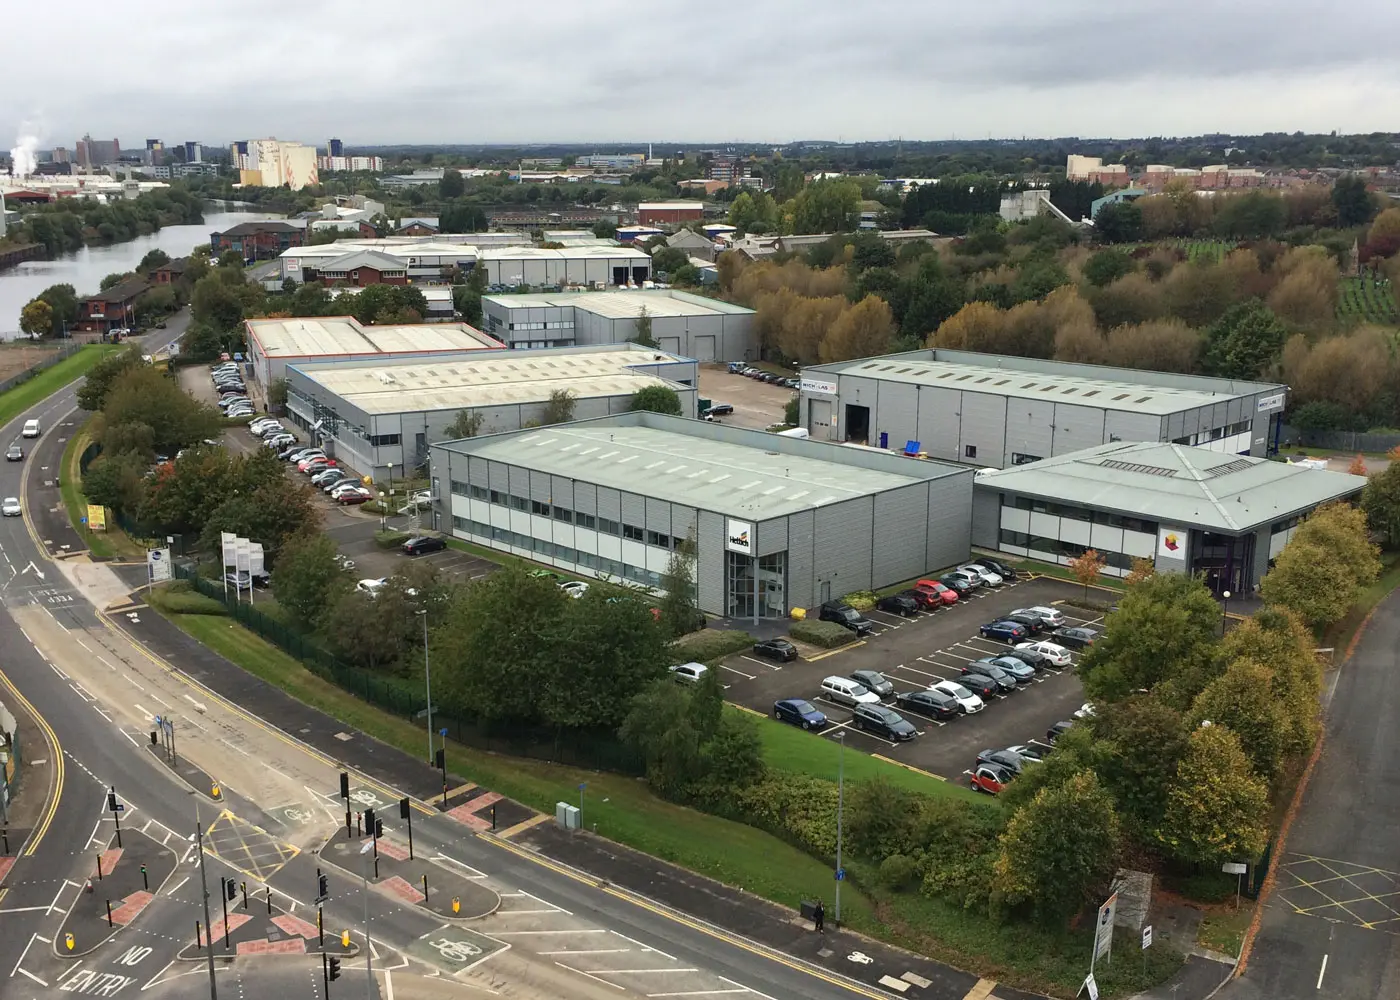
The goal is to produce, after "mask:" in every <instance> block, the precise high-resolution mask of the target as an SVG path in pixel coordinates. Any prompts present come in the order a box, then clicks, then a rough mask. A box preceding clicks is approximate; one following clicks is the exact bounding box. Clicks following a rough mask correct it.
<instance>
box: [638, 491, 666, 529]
mask: <svg viewBox="0 0 1400 1000" xmlns="http://www.w3.org/2000/svg"><path fill="white" fill-rule="evenodd" d="M645 503H646V512H645V515H644V516H645V518H646V524H645V527H647V528H649V529H651V530H652V531H659V532H661V533H662V534H663V535H669V534H670V533H671V505H670V503H668V502H667V501H665V500H657V499H656V498H655V497H646V498H645Z"/></svg>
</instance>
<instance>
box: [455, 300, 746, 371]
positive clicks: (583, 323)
mask: <svg viewBox="0 0 1400 1000" xmlns="http://www.w3.org/2000/svg"><path fill="white" fill-rule="evenodd" d="M481 310H482V322H483V325H485V327H486V330H487V332H488V333H490V334H491V335H492V336H493V337H496V338H498V339H499V340H501V341H503V342H504V343H505V344H506V345H507V346H510V347H530V348H536V347H568V346H572V345H575V344H579V345H582V344H620V343H622V342H624V341H627V340H631V339H632V338H633V337H635V336H636V335H637V321H638V320H639V319H640V318H641V317H642V311H643V310H646V316H647V318H648V319H650V321H651V336H652V339H653V340H655V341H656V343H657V346H659V347H660V348H661V349H662V350H663V351H668V352H670V353H672V354H680V355H684V356H685V357H688V358H695V359H696V360H697V361H702V362H708V361H746V360H752V359H754V358H757V357H758V333H757V331H756V330H755V328H754V312H753V310H752V309H746V308H744V307H743V306H736V305H733V304H732V303H729V302H722V301H720V300H719V299H710V298H705V297H704V296H701V295H691V294H690V293H688V292H679V291H676V290H674V289H657V290H645V291H625V292H624V291H617V292H553V293H536V294H531V295H487V296H483V297H482V300H481Z"/></svg>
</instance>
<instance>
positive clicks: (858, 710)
mask: <svg viewBox="0 0 1400 1000" xmlns="http://www.w3.org/2000/svg"><path fill="white" fill-rule="evenodd" d="M851 714H852V715H853V716H854V718H853V719H851V721H852V722H853V723H855V726H856V728H857V729H864V730H865V731H866V732H867V733H874V734H875V735H876V736H883V737H884V738H885V739H887V740H912V739H913V738H914V737H915V736H918V735H919V731H918V730H917V729H915V728H914V724H913V723H912V722H910V721H909V720H907V719H906V718H904V716H902V715H900V714H899V713H898V712H896V711H894V710H893V709H889V708H886V707H885V706H884V705H857V706H856V707H855V708H853V709H851Z"/></svg>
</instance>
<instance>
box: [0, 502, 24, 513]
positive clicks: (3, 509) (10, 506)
mask: <svg viewBox="0 0 1400 1000" xmlns="http://www.w3.org/2000/svg"><path fill="white" fill-rule="evenodd" d="M20 513H21V511H20V506H19V497H6V498H5V499H4V500H0V514H3V515H4V516H5V517H19V516H20Z"/></svg>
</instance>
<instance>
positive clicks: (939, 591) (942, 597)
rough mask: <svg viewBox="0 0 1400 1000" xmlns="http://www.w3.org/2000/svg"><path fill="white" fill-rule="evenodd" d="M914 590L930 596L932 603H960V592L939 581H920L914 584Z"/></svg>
mask: <svg viewBox="0 0 1400 1000" xmlns="http://www.w3.org/2000/svg"><path fill="white" fill-rule="evenodd" d="M914 589H915V590H917V591H920V592H921V593H925V594H927V595H929V599H930V600H931V601H932V600H936V601H938V602H939V603H941V604H956V603H958V591H957V590H955V589H953V588H952V587H950V586H948V584H946V583H941V582H940V581H938V580H920V581H919V582H918V583H916V584H914Z"/></svg>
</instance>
